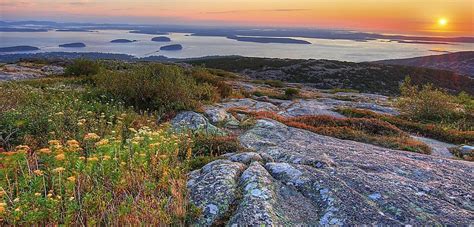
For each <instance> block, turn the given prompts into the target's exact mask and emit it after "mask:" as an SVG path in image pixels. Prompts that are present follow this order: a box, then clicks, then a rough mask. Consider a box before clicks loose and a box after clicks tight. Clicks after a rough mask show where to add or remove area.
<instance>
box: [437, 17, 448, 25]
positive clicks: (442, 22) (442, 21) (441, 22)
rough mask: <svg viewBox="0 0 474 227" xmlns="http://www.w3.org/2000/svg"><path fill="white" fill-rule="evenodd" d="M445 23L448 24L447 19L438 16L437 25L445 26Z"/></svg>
mask: <svg viewBox="0 0 474 227" xmlns="http://www.w3.org/2000/svg"><path fill="white" fill-rule="evenodd" d="M447 24H448V20H447V19H446V18H440V19H439V20H438V25H439V26H442V27H444V26H446V25H447Z"/></svg>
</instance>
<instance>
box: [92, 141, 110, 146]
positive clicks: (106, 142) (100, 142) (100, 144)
mask: <svg viewBox="0 0 474 227" xmlns="http://www.w3.org/2000/svg"><path fill="white" fill-rule="evenodd" d="M107 144H109V140H108V139H102V140H100V141H99V142H97V143H95V146H97V147H100V146H104V145H107Z"/></svg>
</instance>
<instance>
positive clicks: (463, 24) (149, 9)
mask: <svg viewBox="0 0 474 227" xmlns="http://www.w3.org/2000/svg"><path fill="white" fill-rule="evenodd" d="M0 8H1V9H0V10H1V11H0V17H1V19H2V20H53V21H58V22H61V21H68V22H72V21H74V22H107V23H118V22H120V23H146V24H199V25H246V26H271V27H311V28H341V29H354V30H362V31H374V32H387V33H399V34H430V35H439V36H460V35H462V36H473V35H474V15H473V14H474V3H473V0H357V1H356V0H155V1H152V0H133V1H132V0H72V1H67V0H28V1H27V0H0Z"/></svg>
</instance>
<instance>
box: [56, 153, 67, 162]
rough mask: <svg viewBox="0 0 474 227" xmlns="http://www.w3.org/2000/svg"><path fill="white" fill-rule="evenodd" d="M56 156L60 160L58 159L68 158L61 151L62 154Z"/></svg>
mask: <svg viewBox="0 0 474 227" xmlns="http://www.w3.org/2000/svg"><path fill="white" fill-rule="evenodd" d="M55 158H56V160H58V161H62V160H64V159H65V158H66V156H64V154H63V153H61V154H58V155H56V157H55Z"/></svg>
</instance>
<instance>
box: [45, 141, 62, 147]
mask: <svg viewBox="0 0 474 227" xmlns="http://www.w3.org/2000/svg"><path fill="white" fill-rule="evenodd" d="M48 144H49V145H51V146H57V145H60V144H61V141H59V140H50V141H48Z"/></svg>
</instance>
